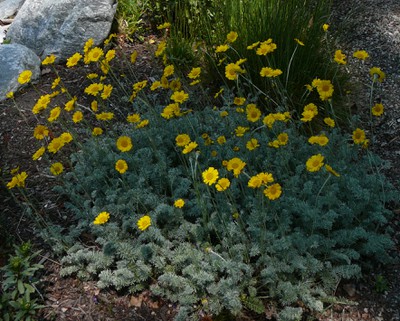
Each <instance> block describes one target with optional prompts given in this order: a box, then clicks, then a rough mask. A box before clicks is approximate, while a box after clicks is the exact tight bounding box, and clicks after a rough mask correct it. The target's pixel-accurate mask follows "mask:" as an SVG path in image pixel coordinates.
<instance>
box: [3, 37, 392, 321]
mask: <svg viewBox="0 0 400 321" xmlns="http://www.w3.org/2000/svg"><path fill="white" fill-rule="evenodd" d="M233 38H236V35H235V34H234V33H230V34H229V35H228V38H227V39H231V40H232V39H233ZM231 42H232V41H231ZM106 44H107V45H106V47H105V50H103V49H101V48H99V47H93V43H92V40H89V41H88V42H87V43H86V45H85V48H84V52H83V54H81V53H76V54H74V55H73V56H72V57H71V58H69V59H68V61H67V67H68V68H76V66H78V65H79V64H80V63H81V61H82V60H83V62H84V63H85V64H97V65H98V67H99V68H100V70H101V72H102V74H101V75H99V74H97V73H91V74H89V75H88V80H87V82H88V84H85V83H84V85H83V86H84V87H85V88H84V93H85V95H86V96H87V98H89V97H90V99H89V101H87V100H86V101H85V100H83V99H82V100H81V99H78V98H77V97H72V95H70V94H69V91H68V89H67V88H66V87H65V86H64V84H63V82H62V80H61V79H60V78H58V77H57V78H56V79H55V81H54V83H53V89H54V92H52V93H51V94H48V95H44V96H42V97H40V98H39V99H38V101H37V102H36V104H35V105H34V107H33V109H32V111H33V113H34V114H36V115H37V116H38V118H39V119H40V125H38V126H37V127H36V128H35V131H34V136H35V138H37V139H38V142H39V144H40V146H39V149H37V150H36V151H35V152H34V153H33V159H34V160H35V161H39V162H48V164H49V172H50V173H51V174H53V175H54V176H55V177H56V178H57V182H58V184H57V185H58V186H56V187H55V191H56V192H58V193H59V194H60V195H62V196H63V198H62V199H64V200H65V202H64V205H65V208H66V210H67V213H68V214H67V215H68V217H67V221H68V224H67V225H68V226H58V225H57V224H56V223H54V222H53V223H52V224H51V222H47V228H46V229H43V230H42V235H43V236H44V237H45V238H46V239H47V240H48V241H49V242H50V243H52V244H53V246H54V247H55V248H56V249H61V248H62V246H64V244H65V243H67V244H68V245H69V249H68V251H67V253H66V255H65V256H64V258H63V259H62V262H63V269H62V275H71V274H77V275H78V276H79V277H81V278H95V279H97V280H98V285H99V287H101V288H108V287H112V288H115V289H117V290H121V289H127V290H128V291H130V292H136V291H140V290H142V289H145V288H150V289H151V290H152V291H153V293H155V294H157V295H161V296H164V297H166V298H168V299H169V300H171V301H174V302H178V303H179V312H178V314H177V316H176V320H190V319H193V320H196V319H198V318H199V317H200V316H201V315H204V314H210V315H218V314H219V313H221V312H222V311H226V310H227V311H229V312H230V313H232V314H234V315H237V314H239V313H240V312H241V311H242V310H243V309H244V308H249V309H252V310H254V311H256V312H263V311H264V309H265V308H264V302H265V301H270V302H274V303H275V305H276V308H277V311H278V312H279V317H280V319H282V320H298V319H299V318H300V317H301V315H302V314H303V313H304V312H306V311H322V310H323V303H324V301H327V300H329V299H330V297H331V296H333V295H334V293H335V289H336V287H337V285H338V283H339V282H340V281H341V280H342V279H349V278H354V277H358V276H360V273H361V269H362V267H363V266H365V264H366V263H368V262H372V261H373V262H388V261H390V256H389V254H388V252H389V251H390V249H391V248H392V246H393V244H392V241H391V238H390V232H391V231H390V229H388V228H387V222H388V220H389V219H390V218H391V215H392V213H391V212H390V211H389V210H387V209H386V208H385V205H386V204H387V203H388V202H390V201H392V200H395V199H396V197H397V196H396V195H397V194H396V193H394V190H393V188H392V187H391V186H390V184H389V183H388V182H387V181H386V179H385V178H384V177H383V176H382V175H381V174H380V172H379V171H380V169H381V167H382V166H385V163H384V162H382V161H381V160H379V158H378V157H377V156H376V155H374V154H373V153H372V152H371V151H370V150H369V149H368V145H369V143H370V139H371V138H367V135H368V133H366V132H365V131H364V130H363V129H361V128H354V127H356V125H355V122H356V119H353V120H352V121H350V123H351V126H352V130H350V131H352V133H348V132H347V131H346V130H342V129H340V128H338V127H337V126H336V123H335V116H334V115H333V114H331V111H332V109H331V108H330V107H331V106H332V99H333V98H332V97H333V96H332V94H333V91H334V85H333V84H332V82H331V80H328V79H320V78H315V79H313V80H312V81H311V83H310V84H309V86H308V87H307V91H308V95H309V96H310V97H311V95H313V97H314V99H315V97H316V98H317V99H318V103H316V104H315V103H311V102H306V103H305V104H304V106H303V108H302V110H301V115H300V113H296V112H294V111H293V110H290V109H288V108H287V106H286V105H283V104H279V103H278V104H276V106H275V108H274V111H265V110H262V109H261V108H260V105H262V104H263V102H264V101H265V97H266V96H268V93H264V92H262V91H261V90H258V91H256V93H254V92H252V91H251V90H250V89H251V88H253V86H254V84H253V83H251V82H248V83H245V82H241V83H240V84H241V85H242V86H243V87H241V88H240V90H237V89H236V88H233V89H230V88H228V87H225V86H224V87H222V88H221V90H220V91H219V92H218V93H216V94H214V93H212V94H210V93H209V92H207V90H206V89H205V88H203V87H202V85H201V84H202V83H201V80H202V77H203V75H202V69H201V68H200V67H195V68H193V69H192V70H191V71H190V72H189V73H188V74H185V75H184V76H181V77H180V79H178V78H177V77H175V69H174V66H173V65H172V64H170V65H166V66H165V67H164V68H163V70H160V71H159V72H158V73H157V72H154V71H153V74H152V76H151V78H145V77H138V74H135V75H134V76H135V80H132V78H128V77H125V78H124V80H123V81H122V80H121V79H120V78H119V76H118V74H117V73H116V72H115V69H113V63H114V60H113V59H114V57H115V56H116V53H115V50H113V49H109V50H107V49H108V44H109V39H107V41H106ZM266 45H267V47H268V46H272V47H273V46H275V47H276V46H278V45H279V44H275V43H273V42H272V41H270V42H268V43H267V44H266ZM165 48H166V43H164V42H161V43H159V44H158V45H157V50H156V51H155V55H156V56H158V57H162V55H163V51H164V50H165ZM341 58H342V59H343V57H341ZM54 59H55V57H54V56H50V57H47V58H46V59H45V60H44V61H43V64H45V65H52V63H53V62H54ZM136 59H137V57H136V53H135V52H134V53H133V54H132V56H131V57H130V60H131V63H132V64H134V63H135V61H136ZM243 59H245V58H240V59H239V60H238V61H236V62H235V63H231V64H227V65H226V66H225V76H226V78H227V79H228V80H236V79H238V78H239V77H240V75H241V74H242V73H244V71H243V63H244V62H245V61H243ZM265 68H267V67H265ZM262 73H263V74H265V77H267V79H268V78H271V79H270V80H269V81H271V84H273V83H274V81H275V80H277V81H278V79H279V77H280V76H281V74H282V70H280V72H279V71H278V69H272V68H270V69H268V68H267V69H263V70H262ZM269 75H270V76H271V77H269ZM371 75H372V82H373V84H375V86H378V85H379V82H380V81H381V80H383V77H384V73H383V72H382V71H381V70H380V69H379V68H375V69H371ZM24 76H26V77H23V79H22V81H29V79H28V80H27V78H29V77H27V75H24ZM120 80H121V81H120ZM127 81H128V82H129V81H131V83H130V86H132V89H130V88H129V89H128V88H127V87H126V86H124V85H123V84H124V83H126V82H127ZM119 84H120V85H121V84H122V85H123V86H122V87H118V85H119ZM301 86H303V85H301ZM249 88H250V89H249ZM249 92H251V93H249ZM58 95H65V97H67V99H66V100H68V101H67V102H66V103H65V105H64V106H63V108H62V109H61V107H60V106H54V107H52V109H51V110H50V111H49V112H48V111H46V109H50V108H48V106H49V105H51V103H52V98H53V97H54V96H58ZM204 95H206V96H207V99H203V96H204ZM310 99H311V98H310ZM217 100H218V101H219V104H220V105H221V107H219V108H217V107H214V102H216V101H217ZM200 103H204V104H205V105H202V106H200V108H199V106H198V104H200ZM370 107H372V106H370ZM371 110H372V115H374V116H380V115H381V114H382V113H380V112H379V110H382V111H383V109H379V108H377V107H376V105H375V106H374V107H372V109H371ZM47 126H49V127H51V128H52V137H51V138H50V137H49V128H48V127H47ZM353 129H354V130H353ZM68 150H72V153H71V154H70V155H69V156H68V153H67V151H68ZM28 177H29V176H28V174H27V173H25V172H21V173H15V174H14V175H13V177H12V178H11V180H10V181H9V182H8V184H7V186H8V188H10V189H12V188H18V187H19V188H23V187H24V186H25V182H26V180H27V178H28ZM87 244H91V246H90V247H88V246H86V245H87Z"/></svg>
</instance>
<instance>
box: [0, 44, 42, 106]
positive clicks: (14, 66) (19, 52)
mask: <svg viewBox="0 0 400 321" xmlns="http://www.w3.org/2000/svg"><path fill="white" fill-rule="evenodd" d="M40 63H41V61H40V59H39V57H38V56H37V55H36V54H35V53H34V52H33V51H32V50H30V49H29V48H27V47H25V46H23V45H19V44H8V45H0V75H1V77H0V101H2V100H4V99H6V94H7V93H8V92H10V91H13V92H15V91H16V90H17V89H18V88H19V87H21V85H20V84H19V83H18V76H19V74H20V73H21V72H22V71H24V70H30V71H32V77H31V79H32V80H33V79H37V78H38V77H39V76H40Z"/></svg>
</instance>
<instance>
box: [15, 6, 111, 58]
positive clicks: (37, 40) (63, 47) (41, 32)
mask: <svg viewBox="0 0 400 321" xmlns="http://www.w3.org/2000/svg"><path fill="white" fill-rule="evenodd" d="M114 2H115V0H58V1H54V0H26V1H25V3H24V5H23V6H22V7H21V9H20V10H19V12H18V14H17V16H16V18H15V20H14V22H13V23H12V24H11V26H10V28H9V29H8V32H7V39H9V40H10V41H11V43H19V44H23V45H25V46H27V47H28V48H30V49H32V50H33V51H34V52H35V53H36V54H37V55H38V56H39V57H41V58H42V59H44V58H45V57H46V56H48V55H50V54H54V55H56V56H57V57H58V58H59V59H60V60H61V61H64V60H66V59H67V58H68V57H70V56H71V55H73V54H74V53H75V52H81V51H82V49H83V45H84V44H85V42H86V41H87V40H88V39H89V38H93V40H94V43H95V45H98V44H100V43H101V42H102V41H103V40H104V39H105V38H106V37H107V36H108V34H109V32H110V29H111V24H112V21H113V19H114V15H115V10H116V6H117V5H116V3H114Z"/></svg>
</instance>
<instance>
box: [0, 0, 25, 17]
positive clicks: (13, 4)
mask: <svg viewBox="0 0 400 321" xmlns="http://www.w3.org/2000/svg"><path fill="white" fill-rule="evenodd" d="M24 1H25V0H4V1H0V19H6V18H10V17H12V16H14V15H15V14H16V13H17V11H18V9H19V8H21V6H22V4H23V3H24Z"/></svg>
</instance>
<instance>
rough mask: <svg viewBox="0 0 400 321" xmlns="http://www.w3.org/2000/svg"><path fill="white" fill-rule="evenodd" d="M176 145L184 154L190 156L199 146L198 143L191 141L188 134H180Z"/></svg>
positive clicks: (176, 138) (176, 139)
mask: <svg viewBox="0 0 400 321" xmlns="http://www.w3.org/2000/svg"><path fill="white" fill-rule="evenodd" d="M175 144H176V146H178V147H181V148H182V154H189V153H190V152H192V151H194V150H195V149H196V148H197V147H198V146H199V145H198V144H197V143H196V142H194V141H191V139H190V136H189V135H188V134H179V135H178V136H176V137H175Z"/></svg>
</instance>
